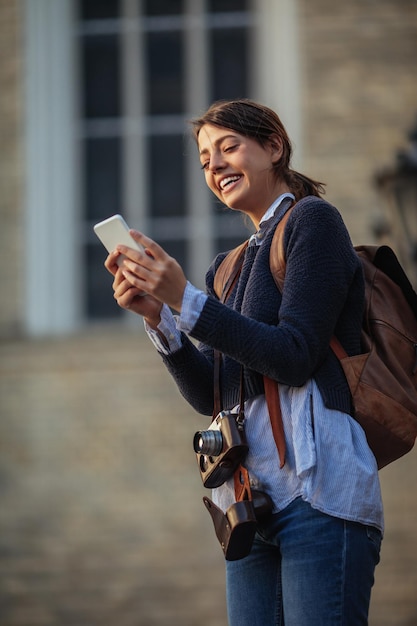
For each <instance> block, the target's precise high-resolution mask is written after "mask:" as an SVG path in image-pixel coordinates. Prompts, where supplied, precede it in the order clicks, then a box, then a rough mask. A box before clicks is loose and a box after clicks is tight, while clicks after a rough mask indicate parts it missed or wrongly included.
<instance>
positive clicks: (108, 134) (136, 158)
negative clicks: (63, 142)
mask: <svg viewBox="0 0 417 626" xmlns="http://www.w3.org/2000/svg"><path fill="white" fill-rule="evenodd" d="M249 4H250V3H249V2H247V1H245V0H195V5H194V6H193V7H192V8H187V7H190V3H189V2H185V1H182V0H146V1H145V0H119V1H117V0H100V1H99V0H79V2H78V13H77V19H78V22H77V33H78V41H79V55H78V57H79V60H80V72H79V74H80V85H81V97H80V106H79V110H80V142H81V155H82V159H81V166H82V180H83V186H82V215H83V224H81V228H82V232H85V233H87V236H86V241H85V263H86V267H87V279H86V281H85V295H84V303H85V304H84V309H85V315H86V317H87V318H89V319H91V320H95V319H96V320H98V319H111V318H115V317H118V316H120V315H122V312H121V310H120V309H119V308H118V307H117V305H116V304H115V302H114V300H113V298H112V294H111V290H110V284H111V277H110V276H107V273H106V271H105V270H104V268H103V260H104V258H105V252H104V250H103V249H102V247H101V244H100V243H99V242H98V240H96V239H95V237H94V235H93V231H92V226H93V224H94V223H95V222H97V221H99V220H101V219H104V218H106V217H108V216H110V215H111V214H113V213H122V214H123V215H124V216H125V218H126V220H127V221H128V222H129V223H130V224H131V225H132V226H133V227H136V228H142V229H143V230H144V231H145V232H146V233H147V234H149V235H150V236H151V237H153V238H155V239H156V240H157V241H158V242H159V243H160V244H161V245H162V246H163V247H164V248H165V249H166V250H167V252H168V253H169V254H172V255H173V256H175V258H177V260H178V261H179V262H180V263H181V264H182V265H183V267H184V269H185V272H186V273H187V275H188V276H190V277H191V278H193V271H194V272H196V268H198V271H199V273H201V278H203V273H202V271H201V268H202V267H203V266H205V267H206V266H207V265H208V263H209V262H210V260H211V258H212V255H214V254H215V253H216V252H217V251H219V250H222V249H226V248H228V247H231V246H233V245H235V244H236V243H238V242H240V241H242V240H243V239H244V238H245V237H246V236H247V230H246V228H245V226H244V223H243V221H242V219H241V217H240V216H238V215H236V214H233V213H232V212H230V211H225V210H224V208H223V207H221V206H219V205H218V203H217V202H216V201H215V199H213V198H211V196H209V195H207V199H206V200H204V198H203V195H204V193H206V192H205V191H204V192H203V191H202V192H201V203H204V202H205V203H206V205H207V207H208V209H207V213H206V212H205V211H203V209H202V205H201V206H200V200H199V198H200V196H199V195H198V194H197V195H196V193H195V191H193V188H194V187H195V184H196V183H195V180H194V178H193V177H194V176H195V175H194V174H193V175H191V174H190V172H189V168H188V166H187V159H188V158H191V156H189V152H190V150H194V149H195V148H194V146H192V147H190V145H189V143H187V141H186V140H185V138H184V135H185V130H186V120H187V119H188V118H189V117H190V116H193V115H196V114H198V113H199V112H201V110H202V109H203V108H205V107H206V106H208V104H209V103H210V102H211V101H213V100H216V99H221V98H235V97H247V96H250V95H251V78H250V72H249V58H250V56H251V53H250V45H251V40H252V37H251V30H252V28H253V15H252V12H251V10H250V7H249ZM196 18H197V20H198V24H199V26H198V28H200V29H201V33H199V36H198V37H193V30H194V29H195V28H196ZM200 35H201V36H200ZM192 59H196V60H198V59H200V61H198V62H201V59H204V61H202V62H203V64H204V65H203V67H202V68H201V69H202V72H200V73H199V77H198V79H199V80H202V81H203V82H202V84H201V85H200V87H199V88H197V86H196V84H195V80H194V78H193V71H194V70H193V62H190V60H192ZM201 76H203V78H201ZM203 92H204V97H203V98H202V93H203ZM193 158H194V159H197V155H196V153H195V154H193ZM200 176H201V177H202V175H201V173H200ZM202 180H203V177H202ZM202 187H203V185H202ZM196 198H198V200H196ZM199 211H200V213H199ZM200 220H204V225H205V227H204V229H203V230H204V232H203V233H202V234H201V233H200V237H202V241H203V240H205V242H204V246H199V245H196V244H195V241H194V238H195V236H196V232H198V231H199V226H200V227H201V223H200ZM231 233H232V234H231Z"/></svg>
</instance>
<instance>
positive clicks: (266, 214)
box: [259, 191, 295, 227]
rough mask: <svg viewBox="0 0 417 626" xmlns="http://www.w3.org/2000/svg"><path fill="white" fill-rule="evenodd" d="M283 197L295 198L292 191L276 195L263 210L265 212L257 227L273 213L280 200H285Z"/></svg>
mask: <svg viewBox="0 0 417 626" xmlns="http://www.w3.org/2000/svg"><path fill="white" fill-rule="evenodd" d="M285 198H291V200H295V196H294V195H293V194H292V193H289V192H288V191H287V192H286V193H282V194H281V195H280V196H278V198H277V199H276V200H274V201H273V203H272V204H271V206H270V207H269V208H268V209H267V210H266V211H265V213H264V214H263V216H262V218H261V221H260V222H259V227H261V224H262V222H265V221H266V220H268V219H269V218H270V217H272V216H273V215H275V212H276V210H277V209H278V207H279V206H280V204H281V202H282V201H283V200H285Z"/></svg>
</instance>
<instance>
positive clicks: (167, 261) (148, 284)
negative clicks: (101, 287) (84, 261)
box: [106, 230, 187, 312]
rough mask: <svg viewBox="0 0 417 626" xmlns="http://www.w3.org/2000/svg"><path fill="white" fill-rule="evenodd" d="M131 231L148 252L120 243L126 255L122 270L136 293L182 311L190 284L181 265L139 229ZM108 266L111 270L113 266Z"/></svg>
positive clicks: (119, 249)
mask: <svg viewBox="0 0 417 626" xmlns="http://www.w3.org/2000/svg"><path fill="white" fill-rule="evenodd" d="M130 234H131V236H132V237H133V239H134V240H135V241H137V242H138V243H140V244H142V246H143V247H144V248H145V252H138V251H137V250H133V249H132V248H128V247H126V246H117V248H116V251H117V252H119V253H120V254H123V255H124V256H125V259H124V260H123V263H122V265H121V268H120V269H121V271H122V274H123V276H124V277H125V279H127V281H128V282H129V284H130V285H131V287H133V288H135V289H136V292H135V296H138V294H139V293H143V292H145V293H146V294H147V295H148V296H150V297H152V298H153V299H155V300H157V301H159V303H165V304H167V305H168V306H170V307H171V308H172V309H174V310H175V311H178V312H180V311H181V306H182V299H183V296H184V290H185V286H186V284H187V279H186V278H185V275H184V272H183V271H182V268H181V266H180V265H179V263H177V261H176V260H175V259H173V258H172V257H171V256H169V255H168V254H167V253H166V252H165V250H163V248H161V246H159V245H158V244H157V243H155V241H153V240H152V239H149V237H145V235H142V233H139V232H138V231H136V230H130ZM109 256H110V255H109ZM108 258H109V257H108ZM110 263H111V261H110ZM113 263H115V260H113ZM106 267H107V265H106ZM107 269H109V271H111V266H110V267H107ZM144 297H146V296H144Z"/></svg>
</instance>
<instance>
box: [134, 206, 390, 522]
mask: <svg viewBox="0 0 417 626" xmlns="http://www.w3.org/2000/svg"><path fill="white" fill-rule="evenodd" d="M286 196H287V195H286V194H284V196H282V197H280V198H278V199H277V201H276V202H274V204H273V206H271V207H270V209H269V210H268V211H267V213H266V214H265V216H264V219H267V218H268V217H269V216H270V215H272V214H273V211H274V210H275V209H276V208H277V206H279V205H280V203H281V201H282V200H283V199H284V197H286ZM259 243H261V242H259V240H258V241H256V244H258V245H259ZM206 298H207V296H206V294H204V292H202V291H200V290H199V289H197V288H196V287H194V286H193V285H191V284H190V283H187V287H186V290H185V294H184V299H183V306H182V310H181V315H180V316H179V317H174V316H173V315H172V314H171V312H170V310H169V309H168V307H166V306H164V307H163V310H162V314H161V323H160V325H159V330H160V331H161V332H162V333H163V334H164V336H165V337H166V338H167V341H168V348H167V346H166V345H165V344H163V343H162V342H161V340H160V338H159V336H158V334H157V333H156V332H154V331H152V329H149V328H147V332H148V334H149V336H150V338H151V339H152V341H153V342H154V344H155V345H156V347H157V348H158V350H160V351H162V352H165V353H167V352H173V351H175V350H177V349H179V348H180V346H181V337H180V331H183V332H185V333H189V332H190V331H191V330H192V328H193V326H194V324H195V323H196V321H197V319H198V317H199V314H200V312H201V310H202V308H203V306H204V303H205V301H206ZM279 397H280V403H281V412H282V419H283V424H284V431H285V439H286V445H287V456H286V462H285V465H284V467H283V468H282V469H280V468H279V458H278V452H277V449H276V445H275V441H274V437H273V433H272V428H271V423H270V419H269V413H268V409H267V404H266V400H265V396H264V395H260V396H256V397H255V398H251V399H249V400H247V401H246V402H245V431H246V437H247V440H248V444H249V453H248V455H247V457H246V459H245V463H244V465H245V467H246V468H247V469H248V472H249V476H250V479H251V484H252V486H253V487H254V488H256V489H259V490H261V491H265V492H266V493H268V494H269V495H270V496H271V498H272V500H273V503H274V512H278V511H281V510H282V509H284V508H285V507H286V506H288V504H289V503H290V502H292V501H293V500H294V499H295V498H297V497H301V498H303V499H304V500H305V501H307V502H309V503H310V504H311V506H312V507H314V508H315V509H318V510H319V511H322V512H323V513H327V514H328V515H332V516H335V517H339V518H342V519H346V520H350V521H354V522H359V523H362V524H366V525H370V526H375V527H376V528H379V529H380V530H381V532H383V529H384V517H383V506H382V498H381V489H380V484H379V476H378V470H377V465H376V461H375V457H374V455H373V453H372V452H371V450H370V448H369V446H368V444H367V441H366V437H365V433H364V431H363V430H362V428H361V426H360V425H359V424H358V422H356V421H355V420H354V419H353V418H352V417H351V416H350V415H347V414H345V413H341V412H340V411H336V410H333V409H328V408H327V407H325V406H324V403H323V400H322V397H321V394H320V392H319V389H318V387H317V385H316V383H315V382H314V380H312V379H311V380H309V381H308V382H307V383H306V384H305V385H304V386H303V387H288V386H286V385H281V384H280V385H279ZM213 500H214V502H215V503H216V504H217V505H218V506H219V507H220V508H221V509H223V511H225V510H226V509H227V508H228V507H229V506H230V505H231V504H233V503H234V502H235V494H234V483H233V478H232V479H230V480H229V481H227V482H226V483H224V484H223V485H222V486H221V487H218V488H217V489H214V490H213Z"/></svg>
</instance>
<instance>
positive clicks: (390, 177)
mask: <svg viewBox="0 0 417 626" xmlns="http://www.w3.org/2000/svg"><path fill="white" fill-rule="evenodd" d="M408 139H409V142H410V143H409V145H408V146H407V148H406V149H402V150H399V151H398V152H397V154H396V158H395V163H394V165H393V166H389V167H387V168H385V169H383V170H380V171H379V172H377V173H376V174H375V184H376V187H377V189H378V191H379V192H380V193H381V195H382V196H383V198H384V201H385V202H384V204H385V206H386V209H387V210H386V220H385V226H386V228H384V227H381V222H380V223H379V228H378V227H375V228H374V233H375V235H376V236H378V235H381V233H382V232H385V233H389V235H390V237H389V238H390V239H391V240H392V246H393V248H394V249H395V252H396V253H397V255H398V257H399V259H400V261H401V263H402V265H403V267H404V269H405V271H406V273H407V275H408V277H409V279H410V281H411V282H412V283H413V285H414V286H416V285H417V121H416V125H415V127H414V128H413V129H412V130H411V131H410V132H409V133H408Z"/></svg>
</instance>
